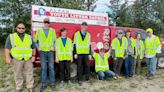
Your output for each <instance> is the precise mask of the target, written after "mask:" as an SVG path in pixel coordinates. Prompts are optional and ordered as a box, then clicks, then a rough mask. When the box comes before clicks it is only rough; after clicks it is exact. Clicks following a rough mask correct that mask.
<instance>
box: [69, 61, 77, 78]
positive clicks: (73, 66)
mask: <svg viewBox="0 0 164 92" xmlns="http://www.w3.org/2000/svg"><path fill="white" fill-rule="evenodd" d="M70 68H71V69H70V72H71V74H70V75H71V79H75V78H76V76H77V64H75V63H71V65H70Z"/></svg>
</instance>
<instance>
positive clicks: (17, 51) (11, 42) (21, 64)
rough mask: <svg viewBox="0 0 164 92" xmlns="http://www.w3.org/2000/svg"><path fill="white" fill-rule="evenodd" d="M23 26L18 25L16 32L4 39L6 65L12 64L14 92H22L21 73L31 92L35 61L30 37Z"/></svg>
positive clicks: (33, 47) (33, 46)
mask: <svg viewBox="0 0 164 92" xmlns="http://www.w3.org/2000/svg"><path fill="white" fill-rule="evenodd" d="M25 30H26V28H25V25H24V24H23V23H18V25H16V31H17V32H15V33H13V34H10V35H9V36H8V38H7V39H6V44H5V55H6V63H7V64H13V68H14V79H15V82H16V92H22V89H23V73H24V74H25V77H26V87H27V89H28V92H33V87H34V86H33V84H34V78H33V62H34V60H35V57H34V56H35V45H34V43H33V41H32V37H31V36H30V35H28V34H26V33H25Z"/></svg>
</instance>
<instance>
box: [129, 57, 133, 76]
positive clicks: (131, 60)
mask: <svg viewBox="0 0 164 92" xmlns="http://www.w3.org/2000/svg"><path fill="white" fill-rule="evenodd" d="M133 67H134V57H132V56H130V57H129V75H130V77H132V76H133Z"/></svg>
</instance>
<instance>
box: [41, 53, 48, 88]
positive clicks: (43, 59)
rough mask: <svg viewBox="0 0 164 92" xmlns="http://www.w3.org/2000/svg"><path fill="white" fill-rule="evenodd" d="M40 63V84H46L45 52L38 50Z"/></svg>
mask: <svg viewBox="0 0 164 92" xmlns="http://www.w3.org/2000/svg"><path fill="white" fill-rule="evenodd" d="M40 63H41V71H42V73H41V86H42V87H44V88H45V87H46V86H47V53H46V52H43V51H40Z"/></svg>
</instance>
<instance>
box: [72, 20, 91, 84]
mask: <svg viewBox="0 0 164 92" xmlns="http://www.w3.org/2000/svg"><path fill="white" fill-rule="evenodd" d="M90 43H91V36H90V33H89V32H87V22H83V23H82V24H81V31H78V32H76V33H75V35H74V54H75V55H74V57H75V59H77V79H78V83H79V85H80V86H81V85H82V80H83V74H85V78H86V80H87V81H89V82H91V81H90V78H89V77H90V66H89V59H91V58H92V57H91V45H90ZM84 70H85V71H84Z"/></svg>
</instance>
